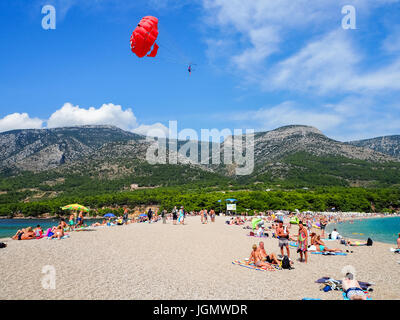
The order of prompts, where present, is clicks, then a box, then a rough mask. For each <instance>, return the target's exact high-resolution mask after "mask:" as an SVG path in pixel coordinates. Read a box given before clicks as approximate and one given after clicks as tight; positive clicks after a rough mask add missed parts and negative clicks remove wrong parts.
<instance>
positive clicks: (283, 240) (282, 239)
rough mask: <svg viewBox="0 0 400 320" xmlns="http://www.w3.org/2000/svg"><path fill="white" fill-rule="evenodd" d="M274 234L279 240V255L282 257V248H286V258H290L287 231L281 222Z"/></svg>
mask: <svg viewBox="0 0 400 320" xmlns="http://www.w3.org/2000/svg"><path fill="white" fill-rule="evenodd" d="M276 234H277V236H278V239H279V248H280V249H281V254H282V256H283V248H284V247H286V252H287V256H288V258H290V250H289V231H288V230H287V228H286V227H284V226H283V222H282V221H279V224H278V228H276Z"/></svg>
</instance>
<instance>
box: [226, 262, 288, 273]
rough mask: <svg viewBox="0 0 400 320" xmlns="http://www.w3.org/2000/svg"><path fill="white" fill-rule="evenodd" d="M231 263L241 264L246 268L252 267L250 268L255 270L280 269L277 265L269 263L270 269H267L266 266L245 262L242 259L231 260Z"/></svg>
mask: <svg viewBox="0 0 400 320" xmlns="http://www.w3.org/2000/svg"><path fill="white" fill-rule="evenodd" d="M232 264H234V265H237V266H241V267H245V268H248V269H252V270H257V271H276V270H280V269H278V268H279V267H278V266H274V265H271V267H272V268H271V269H267V268H266V267H256V266H255V265H254V264H253V263H251V264H247V263H246V261H244V260H235V261H232Z"/></svg>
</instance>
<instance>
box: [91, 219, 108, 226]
mask: <svg viewBox="0 0 400 320" xmlns="http://www.w3.org/2000/svg"><path fill="white" fill-rule="evenodd" d="M105 225H107V221H106V220H103V222H102V223H100V222H96V223H93V224H92V227H100V226H105Z"/></svg>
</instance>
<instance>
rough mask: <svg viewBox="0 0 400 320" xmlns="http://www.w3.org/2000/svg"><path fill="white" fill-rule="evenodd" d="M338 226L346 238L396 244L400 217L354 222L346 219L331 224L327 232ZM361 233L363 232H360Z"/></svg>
mask: <svg viewBox="0 0 400 320" xmlns="http://www.w3.org/2000/svg"><path fill="white" fill-rule="evenodd" d="M334 228H336V229H337V231H338V232H339V233H340V234H341V235H342V236H343V237H345V238H351V239H361V240H367V239H368V238H371V239H372V240H373V241H378V242H386V243H392V244H393V245H395V244H396V239H397V238H398V234H399V233H400V217H387V218H371V219H362V220H354V221H353V223H351V222H349V221H346V222H342V223H335V224H329V225H328V226H327V228H326V229H327V230H326V231H327V233H328V234H329V233H330V232H332V230H333V229H334ZM360 233H361V234H360Z"/></svg>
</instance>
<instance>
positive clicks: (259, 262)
mask: <svg viewBox="0 0 400 320" xmlns="http://www.w3.org/2000/svg"><path fill="white" fill-rule="evenodd" d="M252 262H254V265H255V266H256V267H266V268H267V269H271V268H272V267H271V265H270V264H269V263H267V262H264V261H263V258H262V256H261V254H260V252H259V251H258V250H257V245H256V244H253V251H251V254H250V258H249V260H248V261H247V264H250V263H252Z"/></svg>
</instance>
